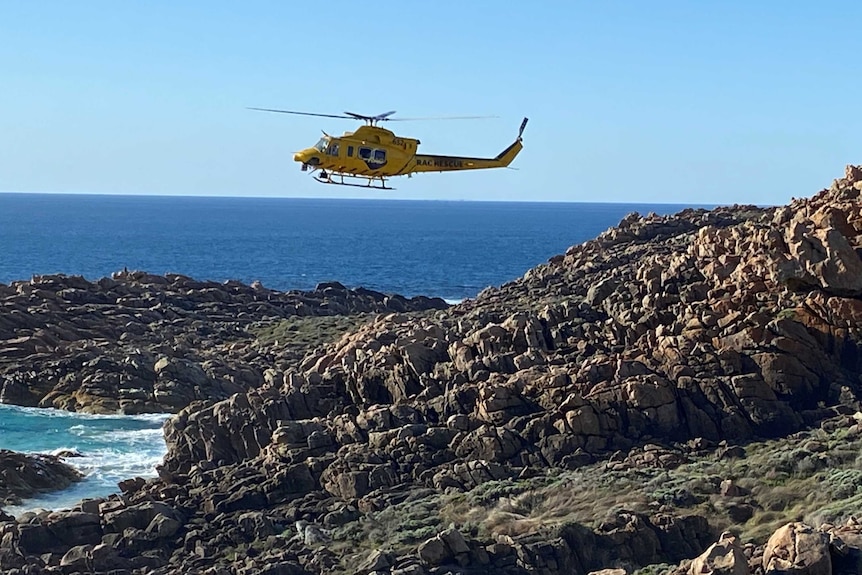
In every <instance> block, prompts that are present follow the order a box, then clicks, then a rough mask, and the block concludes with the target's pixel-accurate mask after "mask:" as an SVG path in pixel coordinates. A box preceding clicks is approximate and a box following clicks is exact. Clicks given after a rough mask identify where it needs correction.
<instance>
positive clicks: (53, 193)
mask: <svg viewBox="0 0 862 575" xmlns="http://www.w3.org/2000/svg"><path fill="white" fill-rule="evenodd" d="M4 194H6V195H32V196H39V195H45V196H108V197H135V198H208V199H213V198H225V199H259V200H360V201H371V202H375V201H390V202H449V203H470V202H472V203H483V202H487V203H491V202H495V203H512V204H515V203H523V204H610V205H647V206H696V207H707V206H709V207H713V208H714V207H719V206H723V205H733V204H719V203H702V204H688V203H681V202H667V201H655V202H649V201H643V200H640V201H621V200H620V201H589V200H537V199H529V200H527V199H495V198H491V199H482V198H471V199H450V198H404V197H397V198H385V197H384V198H369V197H359V198H356V197H344V196H264V195H244V194H243V195H239V194H169V193H152V194H147V193H135V192H132V193H122V192H78V191H65V192H57V191H46V190H39V191H32V190H31V191H20V190H0V195H4ZM736 203H737V204H738V202H736ZM752 205H758V204H752ZM775 205H777V204H775ZM771 206H773V204H763V206H762V207H771Z"/></svg>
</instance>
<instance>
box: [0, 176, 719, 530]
mask: <svg viewBox="0 0 862 575" xmlns="http://www.w3.org/2000/svg"><path fill="white" fill-rule="evenodd" d="M685 207H712V206H702V205H697V204H691V205H689V206H683V205H668V204H654V205H652V204H603V203H521V202H518V203H515V202H512V203H507V202H453V201H394V200H392V201H389V200H342V199H293V198H216V197H175V196H103V195H68V194H2V193H0V283H6V284H8V283H10V282H12V281H16V280H28V279H30V278H31V277H32V276H33V275H34V274H52V273H65V274H70V275H71V274H74V275H82V276H84V277H86V278H87V279H89V280H96V279H99V278H100V277H104V276H110V275H111V273H113V272H115V271H118V270H121V269H123V267H127V268H128V269H130V270H145V271H148V272H151V273H155V274H164V273H169V272H170V273H180V274H184V275H187V276H191V277H193V278H195V279H200V280H216V281H224V280H228V279H237V280H240V281H243V282H246V283H250V282H252V281H255V280H258V281H260V282H261V283H262V284H263V285H264V286H266V287H269V288H273V289H279V290H289V289H312V288H314V286H315V285H316V284H317V283H319V282H322V281H331V280H337V281H340V282H341V283H343V284H344V285H346V286H348V287H359V286H362V287H366V288H369V289H375V290H379V291H382V292H386V293H399V294H401V295H404V296H408V297H410V296H414V295H427V296H438V297H442V298H445V299H447V300H449V301H458V300H462V299H464V298H469V297H474V296H475V295H476V294H478V293H479V292H480V291H481V290H482V289H484V288H485V287H487V286H492V285H493V286H496V285H500V284H502V283H505V282H507V281H510V280H513V279H516V278H518V277H520V276H521V275H523V274H524V272H526V271H527V270H528V269H530V268H532V267H534V266H536V265H538V264H540V263H543V262H545V261H547V260H548V258H550V257H552V256H554V255H557V254H561V253H564V252H565V251H566V249H567V248H568V247H569V246H572V245H574V244H578V243H581V242H583V241H586V240H588V239H591V238H594V237H595V236H597V235H598V234H599V233H601V232H602V231H604V230H606V229H607V228H609V227H611V226H615V225H616V224H618V223H619V221H620V220H621V219H622V218H623V217H624V216H625V215H626V214H628V213H630V212H635V211H636V212H639V213H640V214H642V215H646V214H647V213H649V212H656V213H659V214H670V213H675V212H678V211H679V210H681V209H683V208H685ZM160 426H161V419H160V418H152V417H150V418H146V417H145V418H133V417H121V416H117V417H95V416H82V415H70V414H63V413H58V412H56V411H49V410H36V409H26V410H22V409H18V408H10V407H2V408H0V448H6V449H14V450H17V451H25V452H39V451H43V452H49V451H53V450H56V449H58V448H76V449H78V451H80V452H81V453H82V454H83V455H84V456H85V457H83V458H72V459H69V460H68V462H69V463H71V464H73V465H76V466H77V467H79V468H80V469H82V470H83V471H84V472H85V473H87V475H88V479H87V481H86V482H84V483H82V484H80V485H78V486H76V487H74V488H72V489H71V490H69V491H67V492H63V493H59V494H53V495H51V496H46V497H40V498H39V499H34V500H30V501H27V502H26V504H25V505H23V506H21V507H19V508H16V509H14V510H13V511H15V512H16V513H17V512H21V511H23V510H26V509H32V508H38V507H44V508H62V507H65V506H68V505H71V503H72V502H74V501H77V500H79V499H81V498H83V497H95V496H104V495H107V494H109V493H112V492H115V491H117V487H116V482H117V481H119V480H120V479H122V478H124V477H131V476H136V475H140V476H145V477H146V476H152V475H154V471H153V466H154V465H155V464H156V463H157V462H158V461H159V460H160V458H161V457H162V456H163V455H164V451H165V446H164V441H163V440H162V438H161V434H160V432H159V429H160Z"/></svg>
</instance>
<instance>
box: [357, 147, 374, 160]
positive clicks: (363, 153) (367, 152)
mask: <svg viewBox="0 0 862 575" xmlns="http://www.w3.org/2000/svg"><path fill="white" fill-rule="evenodd" d="M359 157H360V158H362V159H363V160H370V159H371V148H359Z"/></svg>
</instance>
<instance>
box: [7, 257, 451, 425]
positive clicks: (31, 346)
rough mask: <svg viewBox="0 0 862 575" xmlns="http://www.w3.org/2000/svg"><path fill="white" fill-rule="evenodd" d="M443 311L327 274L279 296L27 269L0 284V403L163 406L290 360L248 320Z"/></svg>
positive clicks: (218, 390) (182, 403) (223, 393)
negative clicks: (260, 338)
mask: <svg viewBox="0 0 862 575" xmlns="http://www.w3.org/2000/svg"><path fill="white" fill-rule="evenodd" d="M445 307H447V304H446V302H444V301H443V300H442V299H439V298H433V299H432V298H426V297H421V296H419V297H414V298H410V299H407V298H404V297H401V296H398V295H386V294H382V293H379V292H375V291H372V290H366V289H356V290H349V289H347V288H345V287H344V286H343V285H341V284H339V283H337V282H330V283H326V284H320V285H318V286H317V288H316V289H315V290H313V291H308V292H301V291H290V292H279V291H275V290H270V289H266V288H264V287H262V286H260V285H259V284H253V285H251V286H249V285H244V284H242V283H240V282H235V281H229V282H224V283H218V282H208V281H197V280H194V279H192V278H189V277H186V276H182V275H178V274H167V275H165V276H157V275H151V274H147V273H144V272H128V271H123V272H119V273H116V274H114V276H113V277H112V278H102V279H100V280H98V281H95V282H91V281H88V280H86V279H84V278H82V277H80V276H65V275H51V276H44V275H43V276H34V277H33V278H32V279H31V280H30V281H20V282H14V283H12V284H11V285H9V286H6V285H3V284H0V403H9V404H14V405H24V406H31V407H36V406H38V407H56V408H59V409H66V410H71V411H83V412H92V413H114V412H123V413H129V414H134V413H151V412H156V413H158V412H168V413H173V412H177V411H179V410H180V409H182V408H183V407H186V406H187V405H189V404H190V403H192V402H194V401H207V402H211V401H215V400H220V399H226V398H228V397H230V396H231V395H232V394H234V393H237V392H242V391H246V390H248V389H253V388H255V387H257V386H259V385H262V384H263V383H264V372H265V371H266V370H267V369H269V368H272V367H274V366H277V365H279V364H280V363H281V362H283V361H289V360H291V359H295V358H293V357H292V355H291V354H290V353H285V349H284V348H283V347H281V348H280V347H279V346H278V345H277V344H276V345H271V346H269V347H268V348H267V349H265V350H262V349H260V348H259V346H255V345H254V343H253V340H254V336H253V335H252V334H251V333H250V332H249V330H250V329H252V328H254V327H255V326H257V325H261V324H264V325H265V324H272V323H274V322H276V321H278V320H279V319H284V318H293V317H312V316H332V315H345V314H360V313H378V312H393V311H397V312H407V311H417V310H427V309H443V308H445Z"/></svg>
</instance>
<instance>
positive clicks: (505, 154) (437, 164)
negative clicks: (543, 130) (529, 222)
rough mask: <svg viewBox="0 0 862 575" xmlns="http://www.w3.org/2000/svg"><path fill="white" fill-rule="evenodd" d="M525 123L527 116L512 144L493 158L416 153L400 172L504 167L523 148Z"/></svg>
mask: <svg viewBox="0 0 862 575" xmlns="http://www.w3.org/2000/svg"><path fill="white" fill-rule="evenodd" d="M526 124H527V118H524V121H523V122H522V123H521V129H520V131H519V132H518V139H517V140H515V141H514V142H512V144H511V145H510V146H509V147H508V148H506V149H505V150H503V151H502V152H500V153H499V154H497V157H495V158H468V157H463V156H435V155H430V154H416V155H415V156H413V159H412V160H410V162H409V163H408V164H407V166H405V169H404V170H403V172H402V173H404V174H407V173H415V172H455V171H458V170H484V169H488V168H505V167H507V166H508V165H509V164H511V163H512V160H514V159H515V157H516V156H517V155H518V154H519V153H520V152H521V150H522V149H523V148H524V144H523V142H522V141H521V135H522V134H523V133H524V127H525V126H526Z"/></svg>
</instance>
